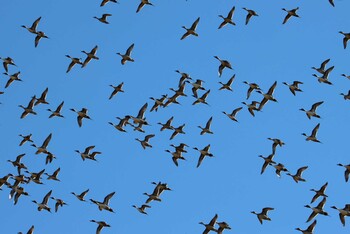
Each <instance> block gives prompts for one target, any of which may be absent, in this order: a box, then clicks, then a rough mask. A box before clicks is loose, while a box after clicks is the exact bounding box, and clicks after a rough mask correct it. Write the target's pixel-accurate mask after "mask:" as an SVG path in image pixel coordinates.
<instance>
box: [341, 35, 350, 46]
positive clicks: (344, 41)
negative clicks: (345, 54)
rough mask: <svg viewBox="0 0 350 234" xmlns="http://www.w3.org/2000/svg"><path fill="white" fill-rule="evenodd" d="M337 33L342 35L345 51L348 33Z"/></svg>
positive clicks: (348, 37) (349, 37)
mask: <svg viewBox="0 0 350 234" xmlns="http://www.w3.org/2000/svg"><path fill="white" fill-rule="evenodd" d="M339 33H340V34H343V35H344V38H343V46H344V49H346V45H347V43H348V40H349V39H350V33H345V32H343V31H339Z"/></svg>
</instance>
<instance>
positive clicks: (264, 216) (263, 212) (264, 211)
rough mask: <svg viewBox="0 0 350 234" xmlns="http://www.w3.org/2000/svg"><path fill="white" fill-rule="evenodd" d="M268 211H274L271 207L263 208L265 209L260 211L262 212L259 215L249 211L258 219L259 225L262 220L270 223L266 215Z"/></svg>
mask: <svg viewBox="0 0 350 234" xmlns="http://www.w3.org/2000/svg"><path fill="white" fill-rule="evenodd" d="M270 210H274V208H272V207H265V208H263V209H262V211H261V212H260V213H256V212H255V211H251V212H250V213H252V214H255V215H256V216H257V217H258V220H259V222H260V224H263V220H268V221H271V218H270V217H268V216H267V213H268V212H269V211H270Z"/></svg>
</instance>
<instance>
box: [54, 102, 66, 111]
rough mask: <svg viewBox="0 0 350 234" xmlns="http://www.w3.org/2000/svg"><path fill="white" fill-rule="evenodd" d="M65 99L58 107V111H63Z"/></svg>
mask: <svg viewBox="0 0 350 234" xmlns="http://www.w3.org/2000/svg"><path fill="white" fill-rule="evenodd" d="M63 104H64V101H62V102H61V104H59V106H58V107H57V108H56V112H58V113H59V112H61V109H62V107H63Z"/></svg>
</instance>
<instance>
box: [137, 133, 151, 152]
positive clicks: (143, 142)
mask: <svg viewBox="0 0 350 234" xmlns="http://www.w3.org/2000/svg"><path fill="white" fill-rule="evenodd" d="M154 136H155V135H154V134H149V135H146V136H145V138H144V139H143V140H140V139H139V138H136V139H135V140H137V141H138V142H140V143H141V146H142V148H143V149H146V148H147V147H150V148H152V145H151V144H150V143H149V142H148V141H149V139H151V138H152V137H154Z"/></svg>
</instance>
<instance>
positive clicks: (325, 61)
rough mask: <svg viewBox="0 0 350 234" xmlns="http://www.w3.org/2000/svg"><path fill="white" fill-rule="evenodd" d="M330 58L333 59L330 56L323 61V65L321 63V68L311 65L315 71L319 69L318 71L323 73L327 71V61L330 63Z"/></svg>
mask: <svg viewBox="0 0 350 234" xmlns="http://www.w3.org/2000/svg"><path fill="white" fill-rule="evenodd" d="M330 60H331V59H330V58H328V59H326V60H324V61H323V62H322V63H321V65H320V67H319V68H316V67H311V68H312V69H314V70H315V71H317V72H318V73H321V74H322V75H323V74H324V72H325V71H326V70H325V69H326V65H327V63H329V61H330Z"/></svg>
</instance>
